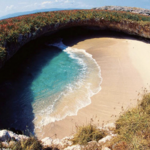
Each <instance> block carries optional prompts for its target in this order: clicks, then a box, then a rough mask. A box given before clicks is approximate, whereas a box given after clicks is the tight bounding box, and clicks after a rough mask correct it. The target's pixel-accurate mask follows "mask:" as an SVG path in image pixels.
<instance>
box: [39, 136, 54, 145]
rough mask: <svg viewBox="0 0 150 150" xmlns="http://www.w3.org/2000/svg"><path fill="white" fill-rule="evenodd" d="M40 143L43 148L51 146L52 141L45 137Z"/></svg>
mask: <svg viewBox="0 0 150 150" xmlns="http://www.w3.org/2000/svg"><path fill="white" fill-rule="evenodd" d="M41 141H42V144H43V145H44V146H51V145H52V141H53V140H52V139H51V138H50V137H46V138H44V139H42V140H41Z"/></svg>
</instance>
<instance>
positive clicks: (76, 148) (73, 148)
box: [64, 145, 81, 150]
mask: <svg viewBox="0 0 150 150" xmlns="http://www.w3.org/2000/svg"><path fill="white" fill-rule="evenodd" d="M64 150H81V147H80V145H73V146H68V147H67V148H65V149H64Z"/></svg>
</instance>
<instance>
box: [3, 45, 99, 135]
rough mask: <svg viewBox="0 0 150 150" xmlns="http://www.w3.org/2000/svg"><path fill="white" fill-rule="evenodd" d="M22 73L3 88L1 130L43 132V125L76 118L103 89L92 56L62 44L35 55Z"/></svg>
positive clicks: (49, 47)
mask: <svg viewBox="0 0 150 150" xmlns="http://www.w3.org/2000/svg"><path fill="white" fill-rule="evenodd" d="M54 46H55V47H58V48H59V49H58V48H55V47H54ZM22 70H23V71H22ZM22 70H21V71H20V72H19V73H17V75H13V77H12V76H11V75H10V79H9V80H8V79H7V80H6V81H3V83H1V85H0V87H1V89H2V90H1V91H3V93H4V95H3V94H1V95H0V96H1V99H3V100H2V101H1V102H0V103H1V104H0V120H2V122H0V127H1V128H8V127H14V128H16V129H19V130H25V129H29V131H30V132H32V133H33V132H34V129H36V132H41V129H42V126H43V125H46V124H48V123H50V122H54V121H56V120H61V119H63V118H65V117H66V116H71V115H76V114H77V112H78V110H79V109H81V108H83V107H85V106H87V105H89V104H90V103H91V100H90V97H91V96H92V95H94V94H96V93H97V92H99V90H100V83H101V76H100V68H99V66H98V65H97V63H96V61H95V60H94V59H93V58H92V56H91V55H90V54H88V53H86V52H85V50H79V49H74V48H71V47H66V46H65V45H63V43H61V42H60V43H55V44H53V45H50V46H48V47H47V48H45V49H42V50H41V51H39V52H38V53H36V55H34V57H32V59H29V60H27V63H26V66H23V68H22ZM6 93H7V94H6Z"/></svg>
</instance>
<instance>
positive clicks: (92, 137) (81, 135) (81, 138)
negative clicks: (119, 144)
mask: <svg viewBox="0 0 150 150" xmlns="http://www.w3.org/2000/svg"><path fill="white" fill-rule="evenodd" d="M76 130H77V131H76V134H75V135H74V138H73V139H72V142H73V144H79V145H85V144H87V143H88V142H90V141H99V140H100V139H102V138H103V137H105V136H106V135H107V132H106V131H104V130H99V129H97V127H96V126H95V125H92V124H88V125H86V126H79V127H77V128H76Z"/></svg>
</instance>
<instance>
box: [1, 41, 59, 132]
mask: <svg viewBox="0 0 150 150" xmlns="http://www.w3.org/2000/svg"><path fill="white" fill-rule="evenodd" d="M59 53H61V50H59V49H57V48H55V47H48V46H45V45H44V41H42V40H41V39H37V40H34V41H31V42H29V43H28V44H26V45H25V46H24V47H22V48H21V49H20V50H19V51H18V52H17V53H16V54H15V55H14V57H12V58H11V59H10V60H9V61H8V62H7V63H6V64H5V65H4V66H3V68H2V69H1V70H0V129H10V130H13V131H18V130H19V131H20V130H21V131H23V132H25V133H26V134H28V133H31V134H34V124H33V122H32V121H33V119H34V113H33V107H32V104H33V102H34V95H33V91H32V90H31V84H32V82H33V81H34V80H35V79H36V78H37V77H38V76H39V75H40V73H41V71H42V68H43V67H44V66H45V65H46V64H47V63H48V62H50V61H51V60H52V59H53V58H54V57H55V56H56V55H58V54H59Z"/></svg>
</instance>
